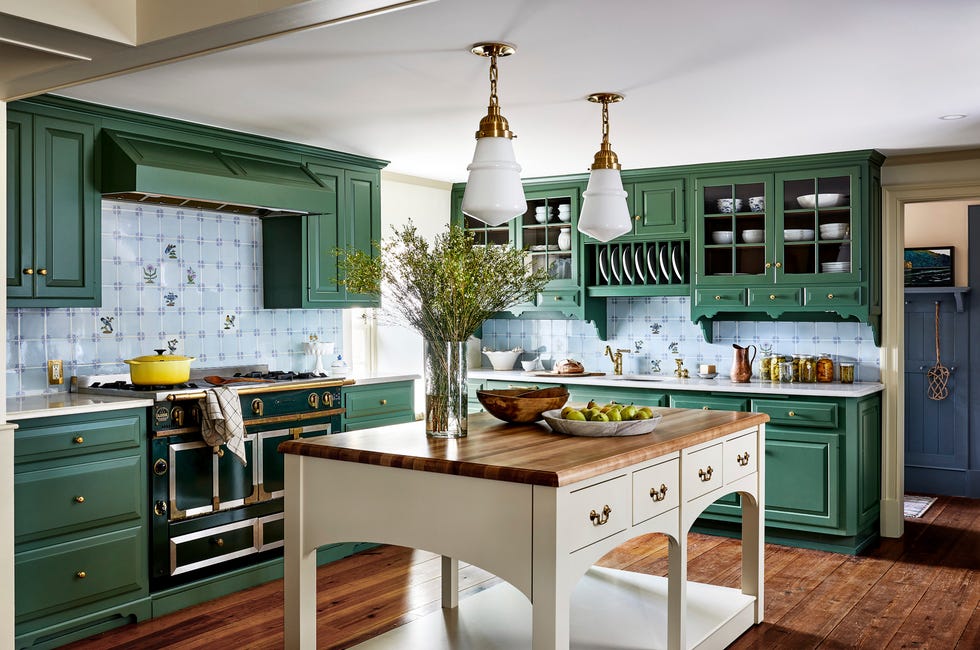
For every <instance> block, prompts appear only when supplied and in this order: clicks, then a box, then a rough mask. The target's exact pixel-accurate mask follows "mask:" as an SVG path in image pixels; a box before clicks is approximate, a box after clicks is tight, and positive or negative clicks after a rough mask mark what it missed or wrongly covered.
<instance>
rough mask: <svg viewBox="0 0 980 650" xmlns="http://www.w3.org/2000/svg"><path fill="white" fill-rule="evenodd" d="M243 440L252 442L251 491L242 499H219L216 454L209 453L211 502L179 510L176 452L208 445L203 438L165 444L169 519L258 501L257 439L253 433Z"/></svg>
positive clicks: (219, 510)
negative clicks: (167, 463)
mask: <svg viewBox="0 0 980 650" xmlns="http://www.w3.org/2000/svg"><path fill="white" fill-rule="evenodd" d="M245 442H246V443H248V442H251V443H252V458H253V462H252V467H251V470H252V471H251V475H252V493H251V494H249V495H248V496H246V497H244V498H242V499H235V500H233V501H221V491H220V490H219V485H220V484H221V481H220V476H219V474H218V462H219V460H220V459H219V457H218V454H212V455H211V503H209V504H208V505H206V506H200V507H197V508H191V509H189V510H181V509H180V508H178V507H177V496H176V495H177V452H180V451H185V450H188V449H199V448H207V447H210V445H208V444H207V443H205V442H204V441H203V440H194V441H191V442H177V443H174V444H171V445H168V446H167V458H168V461H169V463H170V471H169V476H167V490H168V492H169V494H168V495H167V496H168V499H169V500H170V516H169V518H168V520H169V521H171V522H174V521H179V520H181V519H186V518H187V517H194V516H196V515H203V514H208V513H212V512H221V511H223V510H230V509H232V508H238V507H241V506H244V505H250V504H253V503H256V502H258V501H259V498H260V497H259V490H258V478H259V476H258V468H257V466H256V463H255V460H254V459H255V455H256V449H257V444H258V441H257V439H256V436H255V434H254V433H250V434H246V435H245Z"/></svg>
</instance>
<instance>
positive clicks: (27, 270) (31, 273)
mask: <svg viewBox="0 0 980 650" xmlns="http://www.w3.org/2000/svg"><path fill="white" fill-rule="evenodd" d="M24 275H34V269H32V268H31V267H29V266H28V267H27V268H26V269H24Z"/></svg>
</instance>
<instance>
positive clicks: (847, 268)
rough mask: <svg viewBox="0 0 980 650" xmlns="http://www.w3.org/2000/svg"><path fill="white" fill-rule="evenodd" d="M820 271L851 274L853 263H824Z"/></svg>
mask: <svg viewBox="0 0 980 650" xmlns="http://www.w3.org/2000/svg"><path fill="white" fill-rule="evenodd" d="M820 270H821V271H823V272H824V273H850V272H851V263H850V262H823V263H822V264H821V265H820Z"/></svg>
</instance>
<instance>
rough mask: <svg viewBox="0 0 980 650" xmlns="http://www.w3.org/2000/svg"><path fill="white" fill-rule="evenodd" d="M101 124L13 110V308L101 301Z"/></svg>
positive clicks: (10, 257) (9, 148)
mask: <svg viewBox="0 0 980 650" xmlns="http://www.w3.org/2000/svg"><path fill="white" fill-rule="evenodd" d="M96 122H97V121H96V120H94V119H93V120H88V121H86V120H85V119H84V118H82V117H76V116H74V115H72V114H69V113H63V112H59V111H45V112H44V113H38V114H27V113H22V112H19V111H15V110H11V111H9V112H8V116H7V186H8V193H7V255H8V258H7V298H8V302H7V304H8V306H11V307H80V306H92V307H94V306H98V305H99V304H100V302H101V284H100V282H101V259H100V257H101V255H100V250H101V241H100V225H101V212H100V209H99V202H100V195H99V192H98V189H97V184H96V174H95V170H96V150H95V136H96V130H97V125H96Z"/></svg>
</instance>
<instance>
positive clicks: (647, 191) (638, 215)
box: [616, 178, 688, 241]
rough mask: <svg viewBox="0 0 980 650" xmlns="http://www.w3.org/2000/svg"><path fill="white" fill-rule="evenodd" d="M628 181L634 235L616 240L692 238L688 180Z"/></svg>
mask: <svg viewBox="0 0 980 650" xmlns="http://www.w3.org/2000/svg"><path fill="white" fill-rule="evenodd" d="M625 181H626V179H624V183H623V189H625V190H626V202H627V204H628V205H629V209H630V214H631V215H632V216H633V232H631V233H630V234H628V235H624V236H623V237H617V238H616V241H623V240H631V239H638V240H643V241H647V240H651V239H671V238H685V237H687V236H688V222H687V215H686V213H685V210H684V186H685V184H686V180H685V179H684V178H665V179H647V180H643V179H642V178H637V179H636V180H635V181H633V182H630V183H627V182H625Z"/></svg>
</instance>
